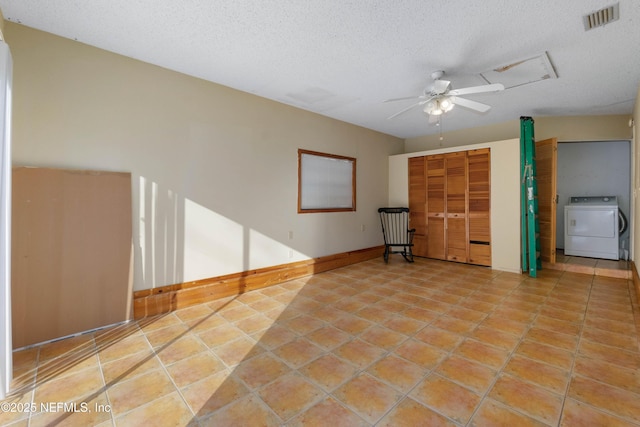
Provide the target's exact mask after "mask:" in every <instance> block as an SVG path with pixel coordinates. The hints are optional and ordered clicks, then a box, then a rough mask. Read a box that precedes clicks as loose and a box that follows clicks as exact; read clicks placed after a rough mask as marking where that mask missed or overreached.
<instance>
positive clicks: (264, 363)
mask: <svg viewBox="0 0 640 427" xmlns="http://www.w3.org/2000/svg"><path fill="white" fill-rule="evenodd" d="M290 371H291V369H290V368H289V367H288V366H287V365H286V364H284V363H283V362H282V361H281V360H280V359H277V358H276V357H274V356H272V355H271V354H269V353H263V354H261V355H259V356H256V357H254V358H252V359H249V360H245V361H243V362H242V363H240V364H239V365H238V366H237V367H236V368H235V370H234V371H233V372H234V374H235V375H236V376H238V378H240V379H241V380H242V381H244V383H245V384H246V385H247V386H248V387H249V388H250V389H255V388H258V387H261V386H263V385H265V384H268V383H270V382H272V381H274V380H276V379H277V378H279V377H281V376H283V375H285V374H287V373H288V372H290Z"/></svg>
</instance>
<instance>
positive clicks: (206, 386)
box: [181, 371, 249, 418]
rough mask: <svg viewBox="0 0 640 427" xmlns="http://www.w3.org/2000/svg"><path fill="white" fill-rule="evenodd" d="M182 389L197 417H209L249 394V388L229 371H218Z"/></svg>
mask: <svg viewBox="0 0 640 427" xmlns="http://www.w3.org/2000/svg"><path fill="white" fill-rule="evenodd" d="M181 391H182V395H183V396H184V399H185V400H186V402H187V404H188V405H189V407H190V408H191V410H192V412H193V413H194V414H195V416H196V417H197V418H204V417H207V416H209V415H211V414H212V413H213V412H215V411H216V410H218V409H220V408H222V407H223V406H226V405H228V404H230V403H231V402H234V401H236V400H238V399H241V398H243V397H245V396H247V395H248V394H249V389H248V388H247V387H246V386H245V385H244V384H243V383H242V381H240V380H239V379H238V378H237V377H235V376H234V375H231V373H230V372H229V371H221V372H217V373H215V374H213V375H210V376H208V377H206V378H204V379H202V380H201V381H198V382H195V383H193V384H191V385H189V386H188V387H186V388H184V389H182V390H181Z"/></svg>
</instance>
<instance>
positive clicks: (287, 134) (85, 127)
mask: <svg viewBox="0 0 640 427" xmlns="http://www.w3.org/2000/svg"><path fill="white" fill-rule="evenodd" d="M5 35H6V38H7V41H8V43H9V46H10V48H11V51H12V55H13V59H14V86H13V93H14V104H13V117H14V123H13V154H14V157H13V159H14V165H17V166H23V165H32V166H42V167H60V168H77V169H98V170H107V171H125V172H131V173H132V177H133V188H132V192H133V218H134V223H133V240H134V241H133V244H134V250H135V263H134V264H135V265H134V290H140V289H146V288H152V287H157V286H163V285H167V284H173V283H179V282H186V281H192V280H197V279H203V278H207V277H212V276H217V275H222V274H227V273H233V272H239V271H246V270H251V269H255V268H260V267H266V266H271V265H277V264H284V263H288V262H293V261H298V260H302V259H308V258H313V257H318V256H322V255H329V254H333V253H339V252H344V251H349V250H355V249H361V248H366V247H372V246H376V245H380V244H382V234H381V232H380V228H379V223H378V221H379V220H378V217H377V212H376V210H377V208H378V207H380V206H382V205H384V204H386V203H387V194H388V171H387V170H388V156H389V155H392V154H397V153H401V152H402V151H403V141H402V140H400V139H397V138H394V137H391V136H388V135H384V134H380V133H376V132H373V131H370V130H366V129H363V128H359V127H356V126H353V125H350V124H347V123H344V122H339V121H336V120H332V119H329V118H326V117H323V116H319V115H316V114H312V113H309V112H306V111H302V110H299V109H296V108H292V107H288V106H285V105H283V104H280V103H277V102H272V101H269V100H266V99H264V98H258V97H256V96H253V95H250V94H247V93H243V92H238V91H235V90H232V89H229V88H227V87H223V86H220V85H216V84H212V83H209V82H205V81H203V80H199V79H195V78H191V77H187V76H185V75H182V74H179V73H175V72H172V71H168V70H166V69H162V68H159V67H156V66H153V65H149V64H146V63H142V62H139V61H135V60H132V59H129V58H126V57H123V56H119V55H115V54H112V53H109V52H106V51H103V50H100V49H96V48H93V47H90V46H87V45H84V44H81V43H77V42H74V41H71V40H68V39H63V38H60V37H56V36H53V35H50V34H47V33H43V32H40V31H36V30H32V29H29V28H27V27H24V26H20V25H17V24H13V23H6V26H5ZM212 66H215V64H212ZM298 148H305V149H310V150H315V151H322V152H329V153H333V154H340V155H345V156H350V157H356V158H357V162H358V163H357V174H358V175H357V179H358V188H357V196H358V200H357V204H358V210H357V212H349V213H330V214H304V215H299V214H297V209H296V208H297V150H298ZM363 226H364V227H363ZM363 228H364V231H361V230H362V229H363ZM290 232H291V236H292V238H289V236H290Z"/></svg>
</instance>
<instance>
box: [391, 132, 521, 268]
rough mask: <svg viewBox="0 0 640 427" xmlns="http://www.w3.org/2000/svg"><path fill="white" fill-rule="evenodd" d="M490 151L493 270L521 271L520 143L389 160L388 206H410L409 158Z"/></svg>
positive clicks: (428, 152) (442, 150)
mask: <svg viewBox="0 0 640 427" xmlns="http://www.w3.org/2000/svg"><path fill="white" fill-rule="evenodd" d="M486 147H488V148H490V149H491V263H492V268H493V269H496V270H503V271H510V272H515V273H519V272H520V271H521V270H520V140H519V139H508V140H504V141H495V142H488V143H480V144H474V145H468V146H460V147H455V148H440V149H436V150H430V151H421V152H415V153H410V154H401V155H395V156H391V157H389V206H408V205H409V190H408V189H409V171H408V160H407V159H408V158H409V157H419V156H425V155H431V154H440V153H448V152H454V151H466V150H472V149H478V148H486Z"/></svg>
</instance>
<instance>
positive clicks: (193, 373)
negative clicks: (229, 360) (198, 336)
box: [167, 351, 225, 388]
mask: <svg viewBox="0 0 640 427" xmlns="http://www.w3.org/2000/svg"><path fill="white" fill-rule="evenodd" d="M224 370H225V366H224V364H223V363H222V362H221V361H220V360H219V359H218V358H217V357H215V356H214V355H213V354H211V353H210V352H208V351H203V352H201V353H198V354H196V355H194V356H191V357H188V358H186V359H183V360H180V361H179V362H176V363H174V364H173V365H170V366H167V372H169V375H170V376H171V378H172V379H173V382H174V383H175V384H176V386H177V387H178V388H184V387H186V386H188V385H190V384H193V383H194V382H196V381H199V380H200V379H202V378H205V377H207V376H209V375H211V374H215V373H216V372H221V371H224Z"/></svg>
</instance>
